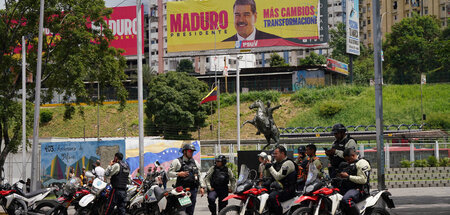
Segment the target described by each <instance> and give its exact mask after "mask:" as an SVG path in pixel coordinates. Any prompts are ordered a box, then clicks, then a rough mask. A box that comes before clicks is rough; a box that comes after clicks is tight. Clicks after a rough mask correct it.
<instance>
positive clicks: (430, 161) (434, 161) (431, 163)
mask: <svg viewBox="0 0 450 215" xmlns="http://www.w3.org/2000/svg"><path fill="white" fill-rule="evenodd" d="M427 162H428V165H429V166H431V167H436V166H438V160H437V159H436V157H434V156H430V157H428V159H427Z"/></svg>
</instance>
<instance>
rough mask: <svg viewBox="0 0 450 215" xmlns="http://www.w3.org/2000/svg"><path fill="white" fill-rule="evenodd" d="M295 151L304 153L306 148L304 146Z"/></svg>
mask: <svg viewBox="0 0 450 215" xmlns="http://www.w3.org/2000/svg"><path fill="white" fill-rule="evenodd" d="M297 151H298V153H305V152H306V147H305V146H299V147H298V149H297Z"/></svg>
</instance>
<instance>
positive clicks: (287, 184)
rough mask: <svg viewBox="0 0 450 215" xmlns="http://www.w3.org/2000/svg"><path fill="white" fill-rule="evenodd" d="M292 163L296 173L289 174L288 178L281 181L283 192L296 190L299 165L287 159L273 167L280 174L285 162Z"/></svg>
mask: <svg viewBox="0 0 450 215" xmlns="http://www.w3.org/2000/svg"><path fill="white" fill-rule="evenodd" d="M287 161H290V162H292V163H293V164H294V171H293V172H291V173H289V174H288V175H287V176H286V177H284V178H283V179H281V180H280V183H281V184H282V185H283V190H285V191H290V190H295V184H296V182H297V174H298V166H297V164H296V163H295V162H294V161H293V160H291V159H290V158H287V159H286V160H284V161H282V162H280V163H278V162H277V163H275V164H274V165H273V168H274V169H275V170H276V171H277V172H278V171H280V169H281V167H282V166H283V164H284V162H287Z"/></svg>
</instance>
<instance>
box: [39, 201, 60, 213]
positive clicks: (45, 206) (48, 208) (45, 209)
mask: <svg viewBox="0 0 450 215" xmlns="http://www.w3.org/2000/svg"><path fill="white" fill-rule="evenodd" d="M56 206H57V203H56V202H55V201H46V200H42V201H39V202H37V203H36V208H34V212H36V213H39V214H47V213H50V212H52V211H53V209H54V208H55V207H56Z"/></svg>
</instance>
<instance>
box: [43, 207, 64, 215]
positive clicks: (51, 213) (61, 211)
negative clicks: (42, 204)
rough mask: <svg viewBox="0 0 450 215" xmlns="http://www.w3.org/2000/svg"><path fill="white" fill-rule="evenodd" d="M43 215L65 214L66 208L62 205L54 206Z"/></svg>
mask: <svg viewBox="0 0 450 215" xmlns="http://www.w3.org/2000/svg"><path fill="white" fill-rule="evenodd" d="M45 215H67V208H66V207H64V206H62V205H58V206H56V207H54V208H53V210H50V211H48V212H47V213H45Z"/></svg>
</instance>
